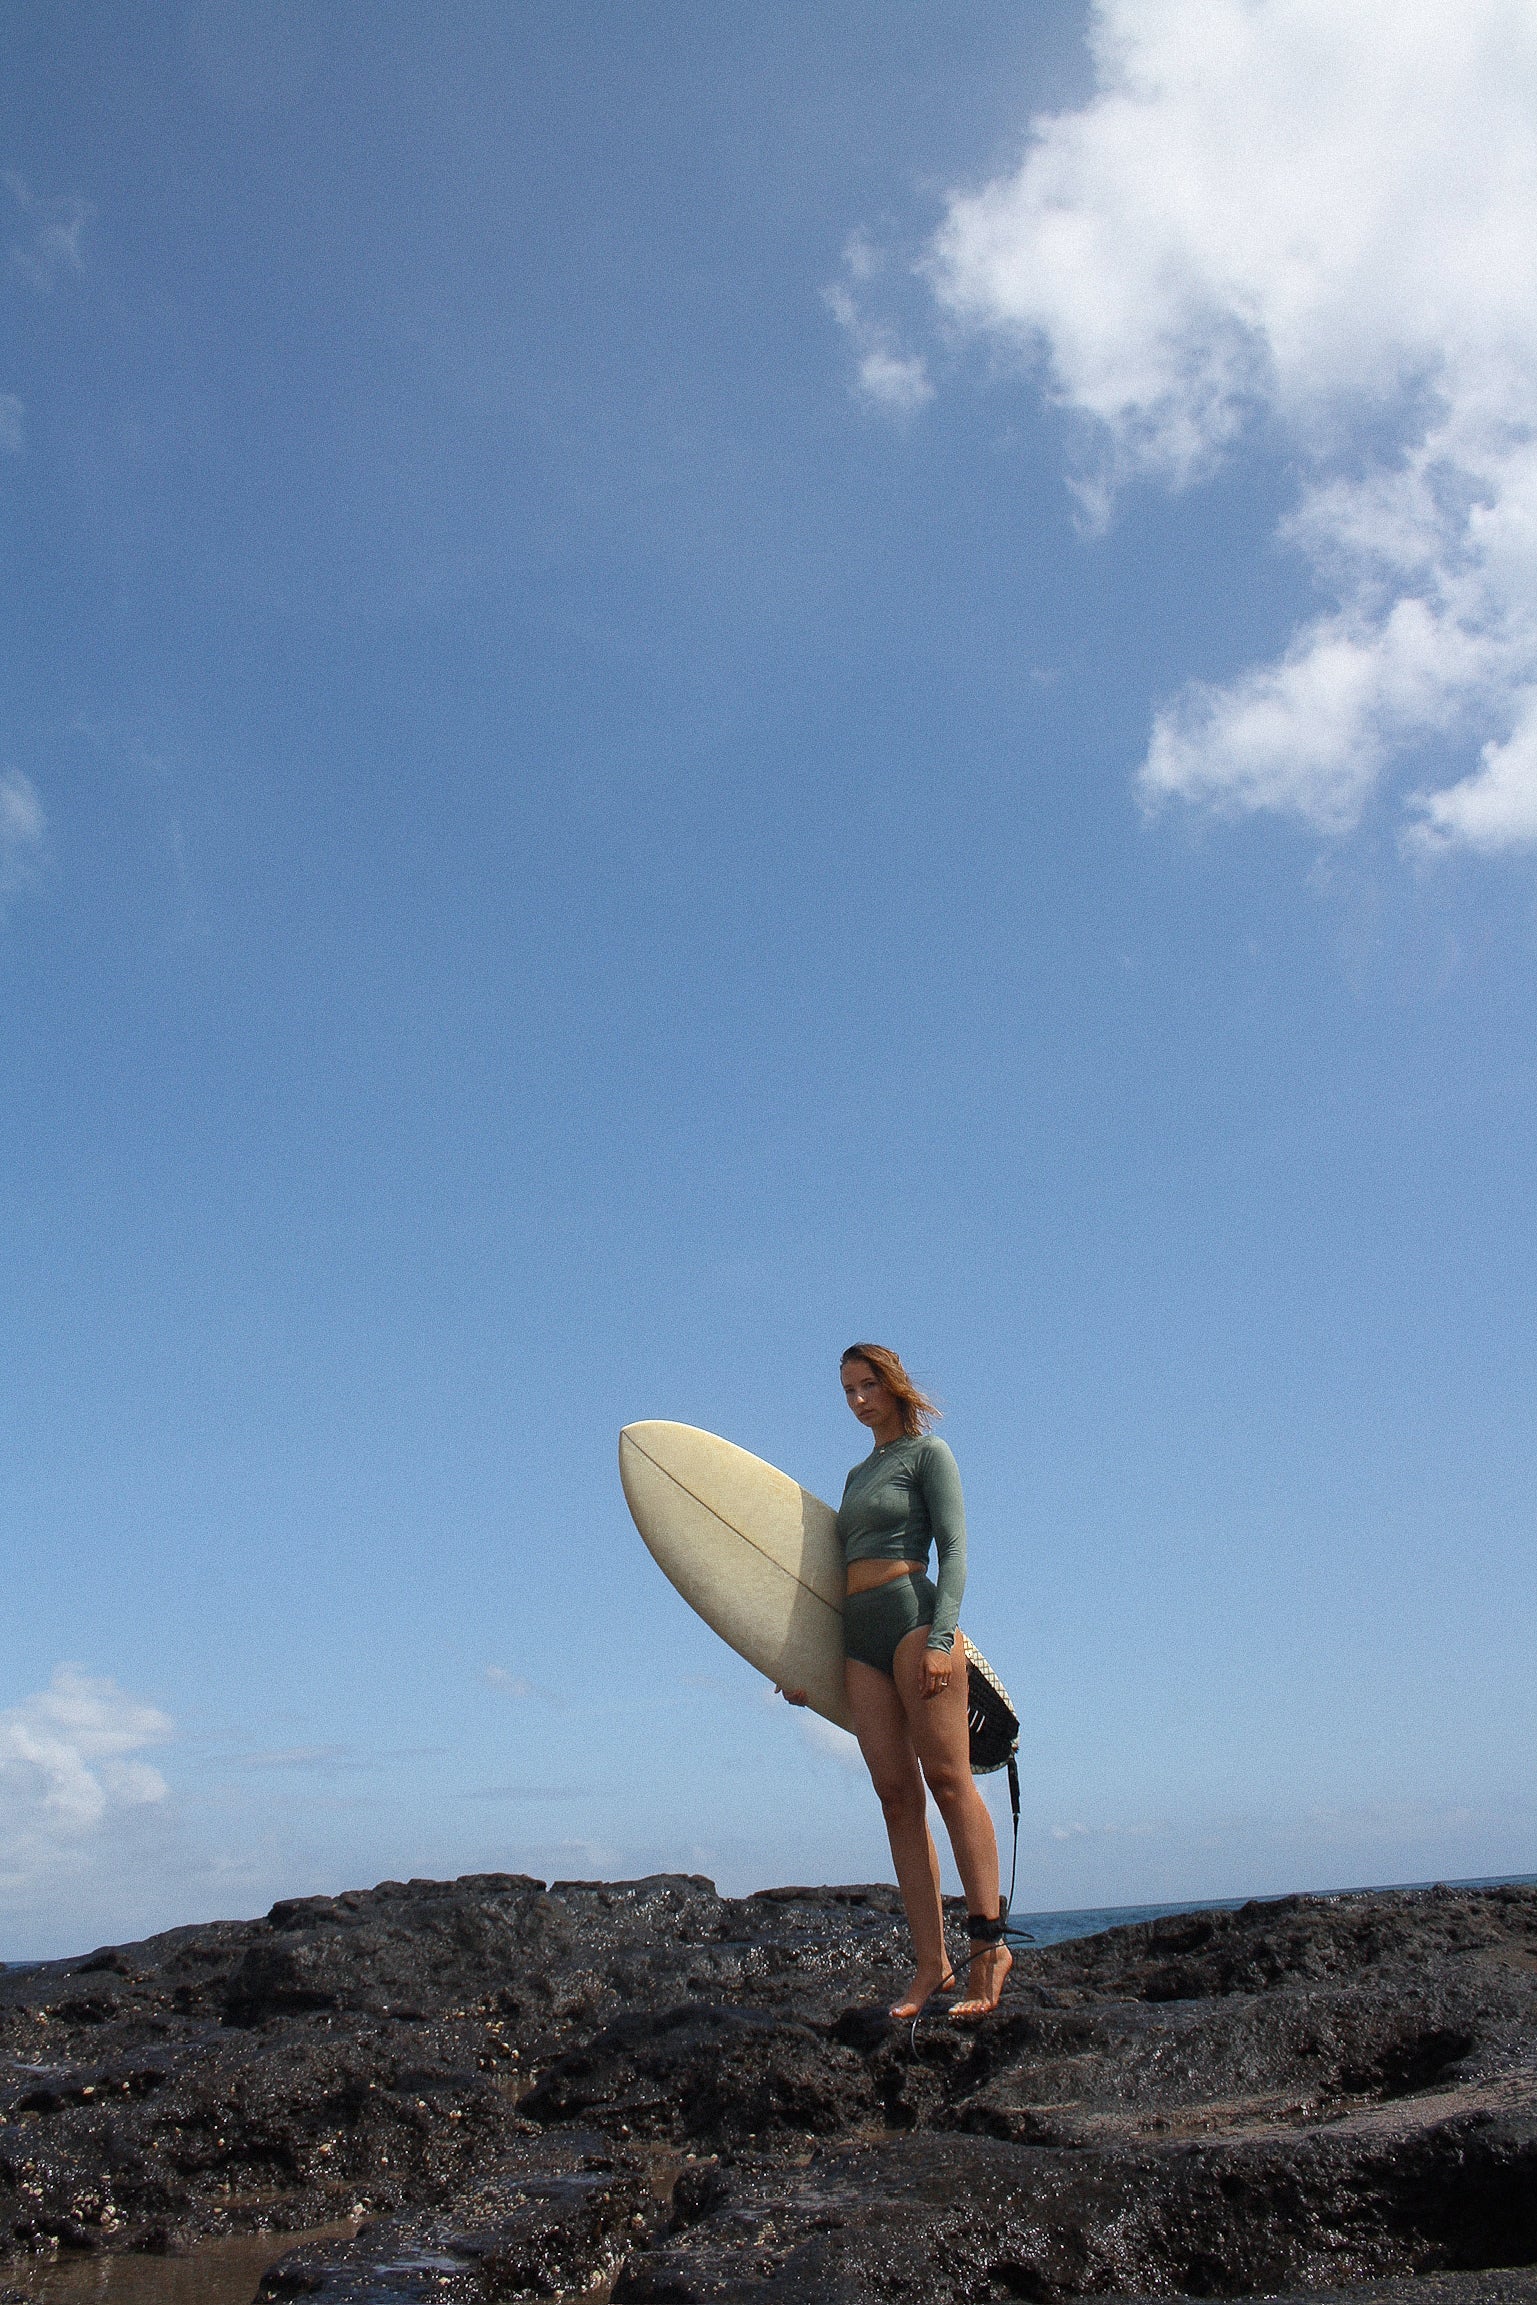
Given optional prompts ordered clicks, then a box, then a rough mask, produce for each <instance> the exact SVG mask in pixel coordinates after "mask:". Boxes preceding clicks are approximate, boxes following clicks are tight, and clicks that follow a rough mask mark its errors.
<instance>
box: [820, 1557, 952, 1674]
mask: <svg viewBox="0 0 1537 2305" xmlns="http://www.w3.org/2000/svg"><path fill="white" fill-rule="evenodd" d="M938 1598H939V1596H938V1594H937V1593H936V1592H935V1590H934V1587H933V1585H932V1584H931V1583H930V1582H929V1580H928V1578H927V1577H925V1576H915V1575H913V1574H912V1573H911V1572H909V1573H908V1575H907V1576H905V1577H893V1578H892V1580H891V1582H890V1584H889V1585H873V1586H872V1587H871V1589H870V1591H869V1592H868V1593H850V1594H849V1597H848V1599H847V1600H846V1601H845V1602H844V1604H843V1653H844V1655H845V1656H846V1657H853V1658H854V1659H855V1660H856V1661H857V1662H858V1663H859V1664H861V1665H873V1666H874V1668H875V1670H876V1672H878V1673H885V1674H886V1675H887V1677H888V1678H890V1677H891V1668H892V1666H893V1664H894V1663H895V1662H896V1654H897V1649H898V1646H899V1644H900V1643H901V1642H903V1641H905V1640H906V1638H907V1636H908V1634H909V1633H915V1632H916V1631H917V1630H918V1627H919V1626H920V1625H932V1624H933V1622H934V1608H935V1604H936V1602H937V1601H938Z"/></svg>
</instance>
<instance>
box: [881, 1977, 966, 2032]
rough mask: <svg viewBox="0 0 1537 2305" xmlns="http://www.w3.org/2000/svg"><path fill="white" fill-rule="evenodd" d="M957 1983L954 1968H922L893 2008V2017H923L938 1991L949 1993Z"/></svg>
mask: <svg viewBox="0 0 1537 2305" xmlns="http://www.w3.org/2000/svg"><path fill="white" fill-rule="evenodd" d="M954 1983H955V1971H954V1970H953V1969H920V1970H919V1971H918V1974H917V1976H916V1977H915V1978H914V1979H913V1981H912V1983H911V1984H910V1985H909V1986H908V1988H907V1991H906V1992H905V1993H904V1994H903V1995H902V1998H901V2000H900V2001H898V2002H896V2003H895V2004H894V2006H893V2007H892V2009H891V2012H890V2013H891V2015H892V2016H893V2017H900V2018H902V2019H904V2020H905V2019H907V2018H909V2017H921V2016H922V2015H923V2012H924V2010H925V2009H926V2008H927V2007H928V2005H929V2003H930V2001H932V2000H933V1998H934V1995H935V1994H936V1993H947V1992H948V1991H949V1990H950V1987H951V1986H952V1985H953V1984H954Z"/></svg>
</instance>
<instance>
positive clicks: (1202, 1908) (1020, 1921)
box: [1009, 1873, 1537, 1945]
mask: <svg viewBox="0 0 1537 2305" xmlns="http://www.w3.org/2000/svg"><path fill="white" fill-rule="evenodd" d="M1529 1888H1537V1873H1498V1874H1493V1875H1490V1876H1488V1877H1480V1878H1478V1879H1476V1880H1470V1881H1380V1882H1376V1883H1365V1884H1363V1885H1361V1886H1359V1887H1356V1888H1351V1889H1278V1890H1276V1891H1274V1892H1273V1893H1272V1894H1269V1895H1266V1896H1261V1897H1188V1898H1181V1899H1178V1900H1177V1901H1176V1902H1175V1903H1174V1904H1172V1905H1084V1906H1079V1907H1077V1908H1075V1909H1074V1910H1072V1911H1070V1912H1057V1913H1011V1914H1010V1916H1009V1927H1010V1931H1011V1933H1012V1934H1015V1935H1019V1936H1025V1937H1029V1938H1031V1939H1032V1940H1033V1941H1034V1942H1035V1943H1036V1944H1037V1945H1063V1944H1066V1943H1067V1942H1068V1940H1069V1939H1070V1938H1073V1937H1100V1936H1103V1935H1104V1933H1105V1931H1106V1930H1107V1929H1124V1928H1129V1927H1130V1926H1131V1925H1132V1924H1133V1923H1135V1922H1137V1921H1161V1920H1167V1919H1169V1918H1170V1917H1172V1916H1173V1915H1175V1914H1178V1913H1237V1912H1239V1911H1241V1910H1242V1908H1243V1907H1244V1906H1245V1905H1278V1904H1280V1903H1281V1902H1282V1901H1283V1900H1284V1899H1285V1898H1287V1897H1322V1898H1330V1897H1390V1896H1396V1895H1398V1894H1400V1893H1403V1892H1405V1891H1408V1890H1411V1889H1529Z"/></svg>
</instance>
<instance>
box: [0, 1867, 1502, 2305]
mask: <svg viewBox="0 0 1537 2305" xmlns="http://www.w3.org/2000/svg"><path fill="white" fill-rule="evenodd" d="M905 1949H906V1948H905V1934H904V1931H903V1928H902V1923H901V1918H900V1913H899V1910H898V1908H897V1905H896V1899H895V1896H894V1893H893V1892H892V1891H890V1890H888V1889H884V1888H872V1889H842V1890H775V1891H770V1892H766V1893H764V1894H762V1895H760V1896H756V1897H749V1898H744V1899H730V1898H721V1897H718V1896H717V1895H716V1894H715V1891H714V1890H713V1888H712V1887H711V1885H710V1884H709V1883H708V1882H707V1881H702V1880H697V1879H692V1878H686V1877H681V1876H664V1877H659V1878H656V1879H652V1880H649V1881H640V1882H629V1883H608V1884H601V1883H600V1884H595V1883H572V1882H566V1883H560V1882H557V1883H555V1884H554V1885H553V1886H552V1887H550V1888H548V1889H546V1888H545V1887H543V1886H542V1884H540V1883H538V1882H536V1881H530V1880H527V1879H524V1878H522V1877H519V1876H514V1875H501V1874H497V1875H485V1876H478V1877H474V1878H471V1879H467V1880H463V1881H458V1882H452V1883H446V1884H445V1883H434V1882H411V1883H408V1884H404V1885H402V1884H400V1883H388V1882H387V1883H385V1884H383V1885H382V1886H381V1887H379V1888H377V1889H374V1890H371V1891H368V1892H366V1893H362V1892H360V1893H356V1894H352V1895H348V1896H344V1897H337V1898H307V1899H303V1900H295V1901H292V1902H289V1903H286V1904H282V1905H278V1906H275V1907H274V1908H273V1910H272V1912H271V1913H270V1914H269V1915H268V1916H267V1918H266V1919H265V1920H263V1921H254V1922H249V1923H224V1924H219V1925H217V1926H213V1927H208V1928H191V1929H179V1930H173V1931H171V1932H169V1933H168V1934H167V1935H165V1936H162V1937H157V1938H152V1939H150V1940H148V1941H147V1942H146V1943H144V1944H142V1945H130V1946H122V1947H114V1948H108V1949H106V1950H104V1951H102V1952H99V1953H96V1954H93V1955H91V1956H89V1957H88V1958H87V1959H85V1960H83V1961H69V1962H60V1963H52V1964H48V1965H46V1966H44V1967H42V1968H37V1969H32V1970H26V1971H14V1972H8V1973H4V1974H0V2250H3V2249H6V2248H9V2249H11V2250H25V2249H36V2248H55V2247H61V2246H62V2247H66V2248H77V2249H85V2248H129V2247H131V2248H138V2249H143V2248H146V2247H149V2248H155V2247H160V2248H168V2247H175V2246H178V2245H179V2244H180V2243H181V2242H183V2241H184V2240H186V2239H188V2238H190V2237H193V2236H196V2235H198V2234H202V2233H210V2232H220V2231H226V2232H227V2231H231V2230H238V2229H243V2228H249V2227H252V2226H256V2225H266V2226H276V2227H278V2228H279V2229H284V2228H286V2229H289V2230H297V2229H299V2228H303V2227H312V2226H317V2225H322V2224H326V2223H332V2222H334V2221H336V2220H337V2219H338V2218H341V2217H344V2216H346V2215H348V2214H356V2215H358V2216H360V2217H362V2218H364V2219H366V2220H367V2222H365V2224H364V2225H363V2228H362V2230H361V2231H360V2233H359V2235H358V2237H357V2238H356V2239H355V2240H353V2241H351V2242H332V2243H327V2244H317V2245H314V2246H312V2247H310V2248H307V2249H300V2250H296V2251H294V2252H293V2253H291V2255H290V2256H289V2257H288V2258H286V2259H284V2260H283V2261H282V2262H281V2263H280V2264H279V2265H278V2266H276V2267H274V2268H273V2270H272V2272H271V2273H269V2274H268V2276H267V2277H266V2281H265V2283H264V2285H263V2290H262V2295H263V2296H264V2297H266V2298H269V2299H276V2298H284V2297H301V2296H314V2297H319V2298H327V2299H334V2300H343V2299H345V2300H347V2301H349V2305H365V2301H377V2305H383V2301H384V2300H386V2299H388V2300H394V2301H396V2305H401V2301H404V2300H408V2299H416V2298H423V2299H425V2298H427V2297H429V2296H430V2297H433V2298H437V2299H442V2300H445V2301H446V2305H458V2301H460V2300H463V2301H465V2305H468V2301H470V2300H474V2301H475V2305H492V2301H494V2300H500V2299H511V2298H520V2297H528V2296H553V2295H559V2294H571V2293H576V2292H587V2291H590V2290H591V2289H592V2288H593V2287H594V2285H601V2284H605V2283H608V2282H610V2281H611V2282H612V2283H613V2295H614V2298H615V2300H616V2305H624V2301H627V2300H633V2301H640V2300H645V2301H648V2305H692V2301H694V2300H699V2301H700V2305H704V2301H706V2300H708V2301H710V2305H735V2301H736V2300H738V2299H740V2300H744V2301H745V2300H747V2299H749V2298H752V2299H759V2300H764V2301H769V2300H772V2301H773V2305H801V2301H805V2305H810V2301H811V2300H818V2301H826V2305H866V2301H869V2305H875V2301H877V2300H879V2301H881V2305H893V2301H895V2300H899V2299H908V2298H913V2299H916V2298H920V2297H921V2298H923V2299H929V2298H933V2299H937V2300H947V2299H952V2298H953V2299H957V2300H959V2299H965V2300H968V2305H969V2301H973V2300H982V2299H991V2298H1005V2297H1023V2298H1028V2299H1032V2300H1035V2301H1036V2305H1053V2301H1055V2300H1057V2299H1068V2298H1071V2297H1075V2296H1079V2295H1084V2294H1098V2295H1106V2296H1114V2297H1118V2298H1122V2299H1130V2298H1152V2297H1166V2296H1169V2295H1171V2294H1178V2293H1184V2294H1194V2295H1200V2296H1225V2295H1240V2294H1245V2293H1253V2292H1260V2293H1269V2294H1272V2295H1273V2294H1277V2293H1284V2292H1290V2291H1306V2292H1309V2293H1311V2294H1312V2295H1313V2296H1315V2297H1320V2296H1321V2294H1322V2293H1333V2292H1336V2291H1338V2292H1340V2293H1342V2294H1345V2293H1348V2295H1349V2297H1350V2298H1351V2299H1352V2300H1354V2301H1355V2305H1405V2301H1406V2300H1407V2299H1409V2298H1411V2297H1412V2298H1414V2299H1416V2300H1418V2301H1420V2305H1472V2301H1473V2300H1474V2299H1475V2298H1476V2299H1477V2300H1478V2301H1479V2305H1537V2275H1534V2274H1533V2273H1531V2272H1527V2271H1522V2270H1519V2269H1520V2268H1528V2267H1532V2266H1534V2265H1537V1890H1534V1889H1495V1890H1484V1891H1458V1890H1445V1889H1436V1890H1425V1891H1416V1892H1408V1893H1396V1894H1391V1895H1371V1896H1356V1897H1348V1898H1334V1899H1304V1898H1288V1899H1283V1900H1280V1901H1277V1902H1274V1903H1268V1904H1256V1905H1249V1906H1245V1907H1244V1908H1243V1909H1242V1911H1240V1912H1236V1913H1233V1912H1229V1913H1200V1914H1189V1915H1183V1916H1179V1917H1176V1918H1170V1919H1166V1920H1162V1921H1155V1922H1150V1923H1146V1924H1143V1925H1141V1926H1139V1927H1135V1928H1129V1929H1120V1930H1116V1931H1114V1932H1112V1933H1111V1934H1109V1935H1107V1936H1103V1937H1096V1938H1090V1939H1085V1940H1080V1941H1078V1942H1076V1943H1070V1944H1066V1945H1059V1946H1055V1947H1051V1948H1049V1949H1046V1950H1042V1951H1038V1952H1033V1953H1029V1954H1026V1955H1024V1956H1022V1957H1021V1959H1020V1960H1019V1963H1018V1966H1017V1969H1016V1972H1015V1976H1014V1978H1013V1979H1012V1980H1011V1983H1010V1987H1009V1990H1008V1992H1007V1994H1006V1996H1005V2000H1004V2003H1003V2007H1002V2009H1001V2010H1000V2012H999V2013H998V2015H997V2016H995V2017H994V2018H992V2019H991V2020H989V2021H988V2022H987V2023H986V2024H985V2025H983V2026H981V2027H980V2028H977V2029H975V2030H971V2031H963V2030H961V2029H959V2028H952V2027H950V2026H949V2025H948V2024H946V2023H945V2022H944V2021H943V2020H942V2019H931V2020H927V2021H925V2022H924V2023H922V2024H921V2025H919V2026H918V2027H917V2028H916V2029H914V2028H911V2027H909V2026H905V2025H903V2026H894V2025H892V2024H890V2023H889V2022H888V2021H887V2020H886V2019H885V2017H884V2014H883V2011H884V2006H885V2003H886V2002H887V2001H888V2000H889V1999H890V1998H891V1997H892V1995H893V1993H894V1992H895V1990H896V1989H897V1988H898V1987H899V1986H900V1985H901V1984H903V1983H904V1982H905V1969H904V1966H903V1963H904V1955H905ZM961 1949H962V1948H961V1945H960V1943H959V1942H958V1943H957V1944H956V1946H955V1948H954V1950H955V1952H956V1953H957V1954H959V1953H960V1951H961ZM0 2286H3V2268H0Z"/></svg>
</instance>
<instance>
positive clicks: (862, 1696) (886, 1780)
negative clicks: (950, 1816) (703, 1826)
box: [843, 1657, 950, 2017]
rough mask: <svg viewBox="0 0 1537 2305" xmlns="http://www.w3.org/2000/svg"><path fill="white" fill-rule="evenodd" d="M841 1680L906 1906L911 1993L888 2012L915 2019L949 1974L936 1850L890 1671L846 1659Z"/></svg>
mask: <svg viewBox="0 0 1537 2305" xmlns="http://www.w3.org/2000/svg"><path fill="white" fill-rule="evenodd" d="M843 1677H844V1679H843V1685H844V1688H845V1690H846V1691H847V1694H848V1700H849V1711H850V1712H851V1713H852V1714H853V1716H854V1733H855V1735H856V1736H857V1737H858V1739H859V1749H860V1751H861V1752H862V1753H863V1754H864V1757H865V1765H866V1767H867V1768H868V1769H869V1771H870V1779H871V1782H872V1784H873V1785H874V1787H875V1790H876V1793H877V1794H878V1795H879V1798H880V1804H881V1808H882V1810H883V1811H884V1813H885V1818H886V1837H887V1839H888V1840H889V1841H890V1843H891V1855H892V1861H893V1863H894V1864H895V1866H896V1869H897V1887H898V1888H899V1889H900V1890H901V1892H902V1902H903V1904H904V1905H905V1907H906V1908H907V1925H908V1927H909V1929H911V1931H912V1936H913V1952H914V1955H915V1957H916V1959H917V1964H918V1966H917V1973H916V1974H915V1976H914V1978H913V1982H912V1986H911V1988H910V1990H909V1991H908V1992H907V1993H905V1994H904V1995H903V1997H902V1999H901V2000H900V2001H898V2003H897V2004H896V2006H895V2008H894V2009H893V2010H892V2012H891V2014H892V2015H893V2017H916V2016H917V2014H918V2012H919V2010H920V2009H921V2008H922V2007H923V2004H924V2002H925V2001H926V2000H927V1999H928V1997H929V1995H930V1994H931V1993H937V1992H938V1990H939V1988H940V1986H941V1985H942V1984H943V1983H944V1981H945V1979H946V1978H947V1977H948V1976H949V1974H950V1964H949V1962H948V1960H947V1959H946V1957H945V1925H944V1915H943V1912H942V1910H941V1907H940V1902H939V1853H938V1851H937V1850H936V1848H935V1847H934V1838H933V1835H932V1834H931V1833H930V1831H929V1820H928V1803H927V1800H926V1798H925V1796H924V1790H923V1773H922V1771H921V1770H920V1768H919V1766H918V1756H917V1754H916V1753H915V1752H914V1750H913V1742H912V1739H911V1737H910V1736H909V1735H908V1733H907V1715H906V1712H905V1710H904V1708H903V1704H902V1700H901V1698H900V1697H899V1696H898V1695H897V1691H896V1684H895V1683H894V1682H893V1681H892V1679H891V1678H890V1676H889V1675H888V1674H886V1673H878V1672H877V1671H876V1670H875V1667H874V1666H873V1665H862V1664H860V1663H859V1662H858V1661H857V1659H856V1658H853V1657H850V1658H848V1660H847V1661H846V1663H845V1664H844V1668H843Z"/></svg>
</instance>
